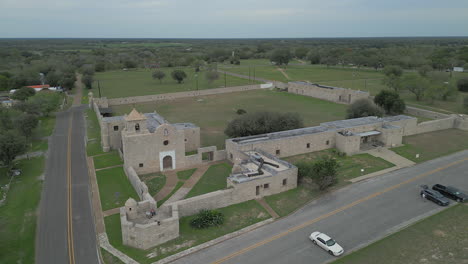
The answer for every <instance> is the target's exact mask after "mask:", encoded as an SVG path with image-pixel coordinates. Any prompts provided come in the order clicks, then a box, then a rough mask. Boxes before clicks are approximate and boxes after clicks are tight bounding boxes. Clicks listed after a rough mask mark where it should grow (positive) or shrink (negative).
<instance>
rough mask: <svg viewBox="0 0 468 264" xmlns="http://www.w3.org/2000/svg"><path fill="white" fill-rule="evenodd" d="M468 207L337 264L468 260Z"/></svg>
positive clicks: (455, 209)
mask: <svg viewBox="0 0 468 264" xmlns="http://www.w3.org/2000/svg"><path fill="white" fill-rule="evenodd" d="M467 218H468V206H467V205H466V204H458V205H455V206H453V207H451V208H448V209H446V210H444V211H442V212H440V213H438V214H436V215H433V216H430V217H428V218H426V219H424V220H421V221H419V222H417V223H415V224H413V225H411V226H409V227H407V228H405V229H403V230H401V231H399V232H397V233H395V234H392V235H390V236H388V237H386V238H384V239H382V240H379V241H377V242H375V243H373V244H371V245H369V246H367V247H365V248H363V249H360V250H358V251H356V252H353V253H351V254H349V255H347V256H344V257H342V258H340V259H338V260H336V261H334V262H333V264H361V263H379V264H406V263H428V264H451V263H453V264H455V263H466V261H467V260H468V250H467V246H468V235H467V230H468V222H467V221H466V219H467Z"/></svg>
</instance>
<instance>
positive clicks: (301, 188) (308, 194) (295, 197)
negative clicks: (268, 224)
mask: <svg viewBox="0 0 468 264" xmlns="http://www.w3.org/2000/svg"><path fill="white" fill-rule="evenodd" d="M320 193H321V192H320V191H319V190H318V188H317V187H316V186H315V185H314V184H312V183H301V184H299V185H298V186H297V188H296V189H292V190H289V191H286V192H282V193H278V194H274V195H270V196H265V197H264V198H265V201H266V202H267V203H268V204H269V205H270V207H271V208H272V209H273V210H274V211H275V212H276V213H277V214H278V215H279V216H281V217H283V216H286V215H288V214H290V213H292V212H294V211H295V210H297V209H299V208H301V207H302V206H304V205H305V204H307V203H308V202H310V201H311V200H312V199H314V198H316V197H318V196H319V195H320Z"/></svg>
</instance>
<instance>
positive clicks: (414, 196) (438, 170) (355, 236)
mask: <svg viewBox="0 0 468 264" xmlns="http://www.w3.org/2000/svg"><path fill="white" fill-rule="evenodd" d="M434 183H445V184H449V185H455V186H459V187H460V188H462V189H465V190H468V151H463V152H459V153H456V154H453V155H450V156H447V157H443V158H439V159H436V160H433V161H429V162H426V163H423V164H420V165H416V166H414V167H410V168H406V169H402V170H398V171H394V172H392V173H389V174H386V175H382V176H380V177H376V178H373V179H369V180H367V181H364V182H360V183H356V184H353V185H350V186H348V187H346V188H343V189H341V190H339V191H336V192H332V193H330V194H328V195H325V196H324V197H322V198H320V199H318V200H316V201H314V202H312V203H310V204H309V205H307V206H305V207H304V208H302V209H301V210H299V211H298V212H296V213H294V214H293V215H291V216H289V217H286V218H284V219H281V220H279V221H276V222H274V223H272V224H269V225H267V226H264V227H262V228H259V229H256V230H254V231H252V232H249V233H247V234H244V235H241V236H239V237H236V238H233V239H230V240H227V241H225V242H223V243H220V244H218V245H215V246H212V247H210V248H207V249H205V250H201V251H199V252H196V253H194V254H191V255H189V256H187V257H185V258H181V259H179V260H177V261H175V263H191V264H197V263H200V264H201V263H243V264H244V263H245V264H248V263H288V264H294V263H324V262H327V261H330V260H332V259H333V257H332V256H330V255H328V253H326V252H325V251H324V250H321V249H319V248H318V247H317V246H314V245H313V244H312V243H311V241H310V240H309V239H308V235H309V234H310V233H311V232H313V231H315V230H319V231H322V232H325V233H327V234H329V235H331V236H332V237H334V238H335V239H336V240H337V241H338V242H339V243H340V244H341V245H342V246H343V247H344V248H345V251H349V250H351V249H354V248H358V247H361V246H363V245H365V244H367V243H369V242H370V241H373V240H375V239H377V238H380V237H382V236H384V235H386V234H388V233H389V232H392V231H394V230H395V229H397V228H398V227H401V226H402V225H404V224H405V222H408V221H411V220H414V219H417V218H421V217H425V216H428V215H431V214H433V213H435V212H437V211H439V210H441V207H439V206H437V205H436V204H434V203H432V202H429V201H427V200H423V199H422V198H421V197H420V196H419V190H420V187H419V186H420V185H422V184H428V185H432V184H434Z"/></svg>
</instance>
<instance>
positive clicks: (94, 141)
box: [86, 109, 105, 156]
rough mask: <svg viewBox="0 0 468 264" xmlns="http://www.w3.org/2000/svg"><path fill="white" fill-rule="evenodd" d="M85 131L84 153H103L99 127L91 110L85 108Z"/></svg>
mask: <svg viewBox="0 0 468 264" xmlns="http://www.w3.org/2000/svg"><path fill="white" fill-rule="evenodd" d="M86 121H87V122H86V128H87V130H86V133H87V137H88V142H87V143H86V153H87V155H88V156H94V155H98V154H103V153H105V152H103V151H102V147H101V128H100V127H99V122H98V119H97V116H96V113H94V111H93V110H91V109H88V110H86Z"/></svg>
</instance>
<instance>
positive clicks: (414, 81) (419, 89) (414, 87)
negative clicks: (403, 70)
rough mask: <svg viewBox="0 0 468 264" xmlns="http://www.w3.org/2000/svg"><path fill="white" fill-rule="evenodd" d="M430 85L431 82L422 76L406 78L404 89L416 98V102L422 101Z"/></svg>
mask: <svg viewBox="0 0 468 264" xmlns="http://www.w3.org/2000/svg"><path fill="white" fill-rule="evenodd" d="M429 85H430V84H429V81H428V80H427V79H425V78H422V77H420V76H406V77H405V78H404V79H403V87H404V88H405V89H407V90H408V91H410V92H412V93H413V94H414V95H415V96H416V101H421V99H422V98H423V97H424V94H425V93H426V90H427V89H428V88H429Z"/></svg>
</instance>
